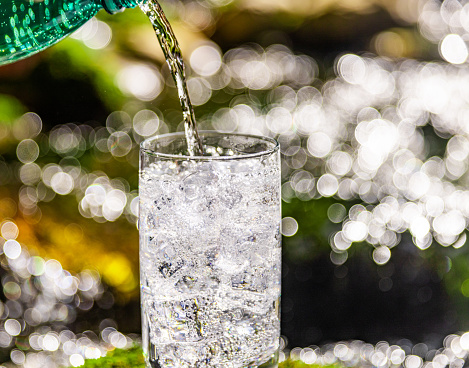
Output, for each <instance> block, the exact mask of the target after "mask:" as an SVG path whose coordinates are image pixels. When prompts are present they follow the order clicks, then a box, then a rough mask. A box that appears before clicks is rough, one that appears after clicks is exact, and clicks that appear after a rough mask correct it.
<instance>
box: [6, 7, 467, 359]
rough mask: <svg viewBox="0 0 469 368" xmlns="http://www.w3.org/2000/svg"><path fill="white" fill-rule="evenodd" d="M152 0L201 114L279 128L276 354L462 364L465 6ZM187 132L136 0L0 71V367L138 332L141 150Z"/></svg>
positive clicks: (117, 342) (232, 123) (207, 120)
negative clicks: (174, 40)
mask: <svg viewBox="0 0 469 368" xmlns="http://www.w3.org/2000/svg"><path fill="white" fill-rule="evenodd" d="M161 5H162V7H163V9H164V10H165V12H166V14H167V16H168V18H169V20H170V22H171V24H172V26H173V28H174V30H175V33H176V35H177V37H178V39H179V42H180V44H181V47H182V50H183V56H184V58H185V61H186V68H187V74H188V75H187V76H188V87H189V90H190V95H191V98H192V102H193V104H194V106H195V113H196V117H197V121H198V126H199V129H214V130H219V131H229V132H231V131H238V132H246V133H255V134H262V135H268V136H272V137H275V138H277V139H278V140H279V141H280V145H281V152H282V197H283V220H282V226H283V230H282V232H283V248H284V259H283V294H282V335H283V336H284V337H283V341H282V344H283V348H284V351H283V353H282V355H281V356H282V358H284V357H286V356H291V357H292V358H294V359H302V360H303V361H305V362H307V363H313V362H319V363H332V362H336V361H340V362H343V363H344V364H346V365H358V364H362V365H368V366H369V365H372V366H375V367H391V366H405V367H407V368H421V367H423V366H425V367H428V368H444V367H445V366H449V367H452V368H453V367H454V368H461V367H463V366H464V365H465V362H466V357H467V356H468V351H469V334H468V333H466V331H467V330H469V299H468V298H469V267H468V265H469V245H468V244H466V243H468V240H467V226H468V219H469V173H468V168H469V166H468V163H469V161H468V156H469V69H468V65H467V59H468V56H469V1H465V0H445V1H438V0H288V1H287V0H184V1H182V0H178V1H176V0H165V1H161ZM182 129H183V125H182V115H181V112H180V108H179V105H178V100H177V93H176V90H175V88H174V83H173V81H172V78H171V76H170V75H169V70H168V67H167V66H166V65H165V63H164V60H163V55H162V52H161V50H160V48H159V45H158V43H157V40H156V37H155V35H154V32H153V30H152V27H151V25H150V23H149V21H148V19H147V18H146V17H145V15H144V14H143V12H142V11H141V10H140V9H138V8H137V9H131V10H126V11H124V12H122V13H119V14H117V15H112V16H111V15H109V14H107V13H105V12H104V11H101V12H100V13H99V14H98V16H97V17H96V18H93V19H92V20H91V21H90V22H88V23H87V24H86V25H85V26H84V27H83V28H81V29H80V30H79V31H78V32H76V33H74V34H73V35H72V36H71V37H69V38H67V39H65V40H63V41H62V42H60V43H58V44H57V45H55V46H53V47H51V48H49V49H48V50H46V51H44V52H42V53H39V54H37V55H35V56H33V57H31V58H28V59H26V60H23V61H20V62H17V63H14V64H10V65H6V66H1V67H0V235H1V237H0V246H1V247H0V249H1V250H0V253H1V254H0V266H1V268H0V275H1V283H2V288H1V291H0V300H1V302H0V362H4V363H3V365H2V366H1V367H17V366H21V367H26V368H33V367H50V368H53V367H61V366H70V365H71V366H79V365H81V364H82V363H83V361H84V359H86V358H96V357H99V356H102V355H104V354H105V352H106V351H108V350H110V349H114V348H116V347H125V346H128V345H129V344H131V343H132V342H133V341H136V340H138V334H139V332H140V309H139V308H140V305H139V295H138V293H139V287H138V234H137V229H136V219H137V215H138V213H137V210H138V191H137V182H138V144H139V143H140V142H141V141H142V140H143V139H145V138H146V137H148V136H151V135H155V134H159V133H166V132H172V131H177V130H182Z"/></svg>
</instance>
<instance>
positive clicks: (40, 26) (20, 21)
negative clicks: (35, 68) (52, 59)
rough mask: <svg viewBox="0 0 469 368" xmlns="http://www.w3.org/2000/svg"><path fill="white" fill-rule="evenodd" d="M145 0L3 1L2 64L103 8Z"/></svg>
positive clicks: (38, 47) (0, 9)
mask: <svg viewBox="0 0 469 368" xmlns="http://www.w3.org/2000/svg"><path fill="white" fill-rule="evenodd" d="M141 2H142V0H0V65H2V64H7V63H11V62H13V61H16V60H19V59H23V58H25V57H27V56H30V55H32V54H35V53H36V52H38V51H41V50H43V49H45V48H46V47H49V46H51V45H53V44H54V43H56V42H58V41H60V40H61V39H62V38H64V37H66V36H68V35H69V34H70V33H72V32H73V31H75V30H77V29H78V28H80V27H81V26H82V25H83V24H84V23H86V22H87V21H88V20H89V19H91V18H92V17H93V16H94V15H95V14H96V13H97V12H98V10H100V9H105V10H106V11H107V12H108V13H111V14H114V13H117V12H119V11H121V10H123V9H125V8H133V7H135V6H137V5H139V4H140V3H141Z"/></svg>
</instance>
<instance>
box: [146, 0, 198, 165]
mask: <svg viewBox="0 0 469 368" xmlns="http://www.w3.org/2000/svg"><path fill="white" fill-rule="evenodd" d="M140 8H141V9H142V10H143V12H144V13H145V14H146V15H147V16H148V18H149V19H150V22H151V24H152V25H153V28H154V29H155V33H156V37H157V38H158V41H159V43H160V45H161V49H162V50H163V53H164V55H165V58H166V63H167V64H168V66H169V70H170V71H171V75H172V76H173V79H174V82H175V83H176V87H177V91H178V96H179V101H180V103H181V108H182V115H183V118H184V126H185V132H186V140H187V147H188V151H189V154H190V155H191V156H202V155H203V147H202V143H201V141H200V138H199V134H198V133H197V126H196V122H195V115H194V109H193V107H192V104H191V101H190V98H189V93H188V90H187V85H186V76H185V68H184V61H183V59H182V55H181V49H180V48H179V44H178V41H177V39H176V36H175V35H174V32H173V30H172V28H171V25H170V24H169V22H168V20H167V19H166V16H165V14H164V12H163V9H161V6H160V4H158V2H157V1H156V0H148V1H145V2H143V4H141V5H140Z"/></svg>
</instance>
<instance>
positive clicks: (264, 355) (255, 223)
mask: <svg viewBox="0 0 469 368" xmlns="http://www.w3.org/2000/svg"><path fill="white" fill-rule="evenodd" d="M200 135H201V139H202V142H203V145H204V152H205V153H206V156H188V154H187V146H186V140H185V136H184V133H173V134H165V135H161V136H157V137H155V138H150V139H148V140H146V141H144V142H143V143H142V144H141V154H140V189H139V190H140V193H139V194H140V217H139V230H140V283H141V303H142V336H143V347H144V352H145V357H146V364H147V367H148V368H150V367H151V368H155V367H178V368H193V367H217V368H221V367H223V368H242V367H263V368H266V367H277V361H278V348H279V337H280V314H279V312H280V311H279V306H280V279H281V236H280V221H281V211H280V204H281V197H280V156H279V147H278V144H277V142H276V141H275V140H273V139H270V138H265V137H259V136H252V135H241V134H222V133H215V132H201V134H200Z"/></svg>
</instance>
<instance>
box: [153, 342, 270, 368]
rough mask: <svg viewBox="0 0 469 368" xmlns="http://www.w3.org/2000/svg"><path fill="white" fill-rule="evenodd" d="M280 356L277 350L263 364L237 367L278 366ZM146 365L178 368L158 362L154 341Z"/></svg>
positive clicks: (258, 367)
mask: <svg viewBox="0 0 469 368" xmlns="http://www.w3.org/2000/svg"><path fill="white" fill-rule="evenodd" d="M144 350H145V349H144ZM278 357H279V350H277V351H276V352H275V353H274V354H272V356H271V357H270V359H269V360H267V361H266V362H264V363H262V364H261V365H257V364H252V365H251V364H250V365H247V366H244V367H236V368H278ZM145 367H146V368H178V367H169V366H162V365H160V364H159V363H158V357H157V356H156V347H155V346H154V345H153V344H152V343H150V344H149V349H148V350H147V351H145Z"/></svg>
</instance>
